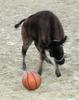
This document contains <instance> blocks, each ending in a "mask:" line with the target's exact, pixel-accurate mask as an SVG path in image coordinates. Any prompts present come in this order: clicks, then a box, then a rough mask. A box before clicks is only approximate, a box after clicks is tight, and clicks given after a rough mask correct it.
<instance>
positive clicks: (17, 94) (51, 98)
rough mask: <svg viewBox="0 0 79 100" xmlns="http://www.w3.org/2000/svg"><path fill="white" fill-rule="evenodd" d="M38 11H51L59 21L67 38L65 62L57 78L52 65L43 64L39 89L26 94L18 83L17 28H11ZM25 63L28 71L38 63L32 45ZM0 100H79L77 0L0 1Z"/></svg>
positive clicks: (78, 20) (19, 79)
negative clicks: (60, 74)
mask: <svg viewBox="0 0 79 100" xmlns="http://www.w3.org/2000/svg"><path fill="white" fill-rule="evenodd" d="M40 10H51V11H52V12H54V13H55V14H56V15H57V16H58V17H59V19H60V20H61V22H62V24H63V27H64V31H65V34H66V35H67V36H68V40H67V42H66V43H65V45H64V50H65V55H66V62H65V64H64V65H62V66H60V70H61V73H62V76H61V77H60V78H57V77H56V76H55V72H54V71H55V68H54V66H51V65H50V64H47V63H46V62H44V65H43V66H44V67H43V69H44V70H43V74H42V84H41V86H40V88H38V89H37V90H35V91H28V90H26V89H25V88H24V87H23V85H22V83H21V80H22V75H23V71H22V68H21V67H22V56H21V46H22V40H21V35H20V30H21V29H20V28H19V29H17V30H15V29H14V25H15V24H16V23H17V22H18V21H20V20H21V19H23V18H25V17H28V16H29V15H31V14H33V13H35V12H38V11H40ZM50 59H51V58H50ZM26 62H27V66H28V70H34V68H35V67H36V66H37V65H38V63H39V53H38V51H37V50H36V48H35V46H34V45H33V44H32V45H31V47H30V48H29V50H28V52H27V59H26ZM0 100H79V0H0Z"/></svg>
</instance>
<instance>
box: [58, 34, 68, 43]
mask: <svg viewBox="0 0 79 100" xmlns="http://www.w3.org/2000/svg"><path fill="white" fill-rule="evenodd" d="M66 40H67V36H65V37H64V38H63V39H62V40H61V41H60V44H63V43H65V42H66Z"/></svg>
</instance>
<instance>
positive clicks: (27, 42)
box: [21, 27, 32, 70]
mask: <svg viewBox="0 0 79 100" xmlns="http://www.w3.org/2000/svg"><path fill="white" fill-rule="evenodd" d="M21 34H22V40H23V46H22V56H23V67H22V68H23V70H26V67H27V66H26V63H25V56H26V53H27V50H28V48H29V46H30V45H31V43H32V39H31V38H30V37H29V36H28V33H27V31H26V30H25V28H24V27H22V32H21Z"/></svg>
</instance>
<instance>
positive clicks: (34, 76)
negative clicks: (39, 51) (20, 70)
mask: <svg viewBox="0 0 79 100" xmlns="http://www.w3.org/2000/svg"><path fill="white" fill-rule="evenodd" d="M31 73H32V72H31ZM32 75H33V73H32ZM33 77H34V80H35V83H36V87H37V81H36V79H35V75H33Z"/></svg>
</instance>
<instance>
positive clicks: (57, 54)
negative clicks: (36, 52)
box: [49, 36, 67, 65]
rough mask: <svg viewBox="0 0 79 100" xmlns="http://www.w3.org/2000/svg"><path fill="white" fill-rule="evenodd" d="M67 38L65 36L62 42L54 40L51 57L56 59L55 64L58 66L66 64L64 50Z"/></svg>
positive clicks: (50, 50)
mask: <svg viewBox="0 0 79 100" xmlns="http://www.w3.org/2000/svg"><path fill="white" fill-rule="evenodd" d="M66 39H67V36H65V37H64V38H63V39H62V40H61V41H58V40H53V41H52V44H51V47H50V49H49V52H50V56H51V57H54V59H55V62H56V63H57V64H60V65H61V64H64V62H65V58H64V50H63V43H64V42H65V41H66Z"/></svg>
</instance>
